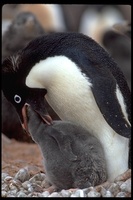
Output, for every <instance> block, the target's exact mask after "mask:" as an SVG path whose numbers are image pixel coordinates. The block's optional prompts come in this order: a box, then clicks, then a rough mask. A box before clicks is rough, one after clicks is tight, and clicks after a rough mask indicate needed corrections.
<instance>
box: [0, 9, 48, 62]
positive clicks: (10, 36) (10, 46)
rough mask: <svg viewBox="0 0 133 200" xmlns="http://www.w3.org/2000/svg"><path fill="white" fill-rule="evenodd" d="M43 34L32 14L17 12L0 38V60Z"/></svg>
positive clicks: (43, 31)
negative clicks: (0, 52) (0, 43)
mask: <svg viewBox="0 0 133 200" xmlns="http://www.w3.org/2000/svg"><path fill="white" fill-rule="evenodd" d="M43 34H45V30H44V29H43V27H42V26H41V25H40V23H39V22H38V20H37V19H36V17H35V16H34V14H32V13H30V12H21V13H19V14H18V15H17V16H16V17H15V18H14V19H13V21H12V23H11V24H10V25H9V27H8V29H7V30H6V32H5V33H4V35H3V38H2V60H3V59H5V58H6V57H7V56H10V55H13V54H14V53H16V52H17V51H18V50H20V49H22V48H23V47H24V46H26V45H27V44H28V42H30V41H31V40H32V39H34V38H35V37H37V36H40V35H43Z"/></svg>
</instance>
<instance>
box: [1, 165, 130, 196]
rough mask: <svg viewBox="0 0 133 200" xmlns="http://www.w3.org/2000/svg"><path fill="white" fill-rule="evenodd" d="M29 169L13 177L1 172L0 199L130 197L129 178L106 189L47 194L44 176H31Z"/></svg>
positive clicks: (111, 184) (39, 173) (93, 188)
mask: <svg viewBox="0 0 133 200" xmlns="http://www.w3.org/2000/svg"><path fill="white" fill-rule="evenodd" d="M28 169H30V167H25V168H21V169H20V170H19V171H18V172H17V173H16V174H15V175H14V177H12V176H10V175H9V174H8V173H4V172H2V192H1V195H2V197H131V177H129V176H128V177H127V180H125V179H124V180H121V179H120V178H119V177H118V178H117V177H116V179H115V181H114V182H112V183H109V185H108V187H106V186H100V187H99V189H98V190H97V187H89V188H84V189H74V190H72V189H70V190H69V189H68V190H65V189H62V190H61V191H59V192H53V193H51V194H50V193H49V191H47V190H48V189H47V188H48V181H47V178H46V175H45V174H44V173H41V172H37V173H36V174H34V175H31V173H30V171H31V170H28ZM49 186H50V185H49Z"/></svg>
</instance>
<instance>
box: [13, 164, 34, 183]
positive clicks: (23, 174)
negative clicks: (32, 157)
mask: <svg viewBox="0 0 133 200" xmlns="http://www.w3.org/2000/svg"><path fill="white" fill-rule="evenodd" d="M29 178H30V174H29V172H28V170H27V169H25V168H23V169H20V170H19V171H18V172H17V173H16V175H15V179H18V180H20V181H21V182H22V183H23V182H24V181H26V180H28V179H29Z"/></svg>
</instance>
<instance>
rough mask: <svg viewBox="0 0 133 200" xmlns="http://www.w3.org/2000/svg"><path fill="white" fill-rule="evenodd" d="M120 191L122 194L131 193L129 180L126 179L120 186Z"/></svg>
mask: <svg viewBox="0 0 133 200" xmlns="http://www.w3.org/2000/svg"><path fill="white" fill-rule="evenodd" d="M120 188H121V190H122V191H123V192H129V193H131V178H129V179H127V180H126V181H125V182H124V183H123V184H122V185H121V186H120Z"/></svg>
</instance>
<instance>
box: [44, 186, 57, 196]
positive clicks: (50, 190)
mask: <svg viewBox="0 0 133 200" xmlns="http://www.w3.org/2000/svg"><path fill="white" fill-rule="evenodd" d="M57 190H58V189H57V187H56V186H54V185H51V186H50V187H48V188H47V189H44V192H45V191H48V192H49V193H50V194H51V193H53V192H56V191H57Z"/></svg>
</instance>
